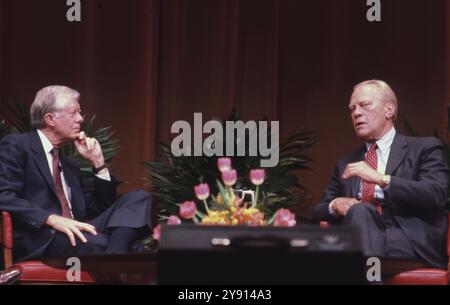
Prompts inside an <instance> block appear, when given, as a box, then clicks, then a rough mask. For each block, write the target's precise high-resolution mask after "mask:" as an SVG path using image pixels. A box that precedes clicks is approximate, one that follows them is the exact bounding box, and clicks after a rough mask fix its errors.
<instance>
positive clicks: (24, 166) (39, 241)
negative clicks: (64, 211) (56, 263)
mask: <svg viewBox="0 0 450 305" xmlns="http://www.w3.org/2000/svg"><path fill="white" fill-rule="evenodd" d="M61 165H62V167H63V172H64V175H65V178H66V181H67V184H68V185H69V187H70V189H71V195H72V200H71V205H72V212H73V214H74V218H75V219H77V220H80V221H85V220H86V218H87V217H89V218H92V217H93V216H95V215H98V214H99V213H101V212H102V211H104V210H106V209H107V208H108V207H109V206H111V205H112V204H113V203H114V201H115V199H116V187H117V182H116V181H115V179H113V177H112V179H111V181H105V180H102V179H98V178H95V180H94V182H92V181H88V179H86V178H82V176H81V173H80V169H79V167H78V166H77V165H76V164H75V163H74V162H73V161H71V160H69V159H66V158H64V157H61ZM0 210H3V211H8V212H11V214H12V216H13V220H14V258H15V259H16V260H27V259H32V258H39V257H41V256H42V254H43V252H44V250H45V248H46V247H47V246H48V244H49V243H50V242H51V241H52V239H53V237H54V234H55V231H54V230H53V229H51V228H50V227H48V226H46V225H45V221H46V220H47V218H48V216H49V215H50V214H59V215H60V214H61V207H60V203H59V201H58V198H57V196H56V191H55V187H54V184H53V179H52V176H51V173H50V169H49V166H48V162H47V159H46V156H45V152H44V148H43V146H42V143H41V141H40V138H39V135H38V133H37V131H36V130H33V131H31V132H29V133H23V134H10V135H8V136H6V137H4V138H3V139H2V140H1V142H0Z"/></svg>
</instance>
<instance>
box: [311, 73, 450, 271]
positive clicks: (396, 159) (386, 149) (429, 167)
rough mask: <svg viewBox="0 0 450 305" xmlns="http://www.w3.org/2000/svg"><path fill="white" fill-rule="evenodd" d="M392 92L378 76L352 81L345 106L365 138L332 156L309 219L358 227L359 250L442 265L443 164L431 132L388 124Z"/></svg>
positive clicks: (444, 257)
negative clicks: (423, 134) (416, 133)
mask: <svg viewBox="0 0 450 305" xmlns="http://www.w3.org/2000/svg"><path fill="white" fill-rule="evenodd" d="M397 108H398V106H397V98H396V96H395V93H394V92H393V91H392V89H391V88H390V87H389V85H388V84H386V83H385V82H383V81H379V80H370V81H365V82H362V83H360V84H358V85H356V86H355V87H354V90H353V94H352V96H351V98H350V103H349V109H350V113H351V118H352V121H353V127H354V129H355V132H356V134H357V136H358V137H359V138H361V139H362V140H364V141H365V143H364V145H362V147H361V148H359V149H358V150H356V151H354V152H352V153H351V154H348V155H346V156H344V157H343V158H342V159H341V160H340V161H338V163H337V165H336V168H335V170H334V173H333V176H332V178H331V181H330V183H329V185H328V188H327V189H326V191H325V196H324V198H323V199H322V201H321V202H320V203H319V204H318V205H317V206H316V207H315V208H314V211H313V216H314V218H315V219H316V220H326V221H330V222H332V223H342V224H347V225H355V226H357V227H359V229H360V233H361V237H362V245H363V249H364V252H365V254H366V255H367V256H382V257H400V258H408V259H418V260H421V261H423V262H425V263H427V264H428V265H430V266H434V267H439V268H444V269H445V268H446V264H447V255H446V234H447V225H448V224H447V216H446V211H445V201H446V198H447V186H448V183H449V170H448V166H447V162H446V160H445V157H444V153H443V146H442V143H440V141H439V140H438V139H436V138H416V137H407V136H404V135H401V134H400V133H398V132H397V131H396V130H395V128H394V120H395V118H396V114H397Z"/></svg>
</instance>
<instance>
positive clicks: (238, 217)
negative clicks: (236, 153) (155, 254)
mask: <svg viewBox="0 0 450 305" xmlns="http://www.w3.org/2000/svg"><path fill="white" fill-rule="evenodd" d="M217 167H218V169H219V171H220V173H221V178H222V182H220V181H219V180H216V183H217V187H218V190H219V193H218V194H217V195H216V196H214V195H212V194H211V192H210V187H209V185H208V184H207V183H200V184H198V185H196V186H195V187H194V193H195V196H196V199H197V200H198V201H200V202H201V203H200V205H201V206H202V210H203V211H201V210H200V208H199V207H198V206H197V204H198V203H197V202H195V201H193V200H189V201H185V202H183V203H181V204H179V205H178V207H179V211H178V215H170V216H169V217H167V223H168V224H169V225H179V224H181V223H182V219H183V220H185V221H189V222H191V221H192V222H193V223H195V224H199V225H249V226H263V225H274V226H294V225H295V224H296V220H295V215H294V214H293V213H291V212H290V211H289V210H288V209H285V208H280V209H278V210H276V211H275V213H273V214H272V215H271V214H270V210H267V209H266V210H263V209H261V205H262V202H263V200H259V198H258V197H259V194H260V191H259V188H260V186H261V185H262V184H263V183H264V181H265V179H266V172H265V170H264V169H252V170H250V175H249V177H250V181H251V183H252V184H253V185H254V186H255V191H253V190H236V189H234V188H233V186H234V185H235V184H236V182H237V180H238V175H237V172H236V170H235V169H233V168H232V165H231V159H230V158H219V159H218V160H217ZM245 195H250V200H248V199H246V197H245ZM263 211H266V214H265V213H264V212H263ZM160 234H161V224H159V225H158V226H156V227H155V229H154V231H153V239H155V240H159V238H160Z"/></svg>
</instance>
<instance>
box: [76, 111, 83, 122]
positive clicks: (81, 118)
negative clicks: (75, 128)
mask: <svg viewBox="0 0 450 305" xmlns="http://www.w3.org/2000/svg"><path fill="white" fill-rule="evenodd" d="M77 116H78V117H77V121H78V122H80V123H83V122H84V117H83V116H82V115H81V113H77Z"/></svg>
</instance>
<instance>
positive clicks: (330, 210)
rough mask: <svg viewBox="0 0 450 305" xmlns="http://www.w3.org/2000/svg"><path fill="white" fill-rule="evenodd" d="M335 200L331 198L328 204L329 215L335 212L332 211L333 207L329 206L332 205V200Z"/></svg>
mask: <svg viewBox="0 0 450 305" xmlns="http://www.w3.org/2000/svg"><path fill="white" fill-rule="evenodd" d="M335 200H336V199H333V200H331V202H330V204H329V205H328V213H330V215H334V214H336V213H335V212H334V210H333V208H332V207H331V206H332V205H333V202H334V201H335Z"/></svg>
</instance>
